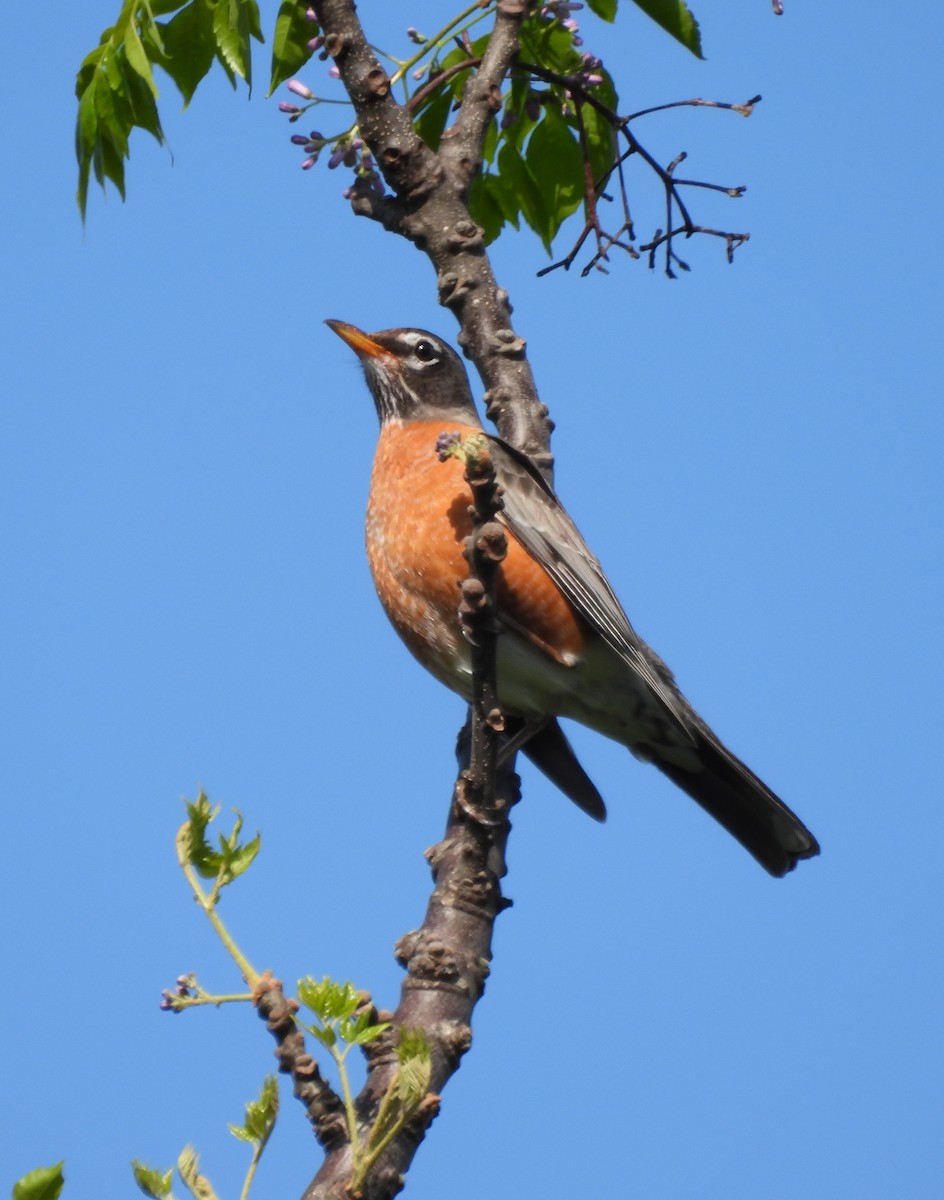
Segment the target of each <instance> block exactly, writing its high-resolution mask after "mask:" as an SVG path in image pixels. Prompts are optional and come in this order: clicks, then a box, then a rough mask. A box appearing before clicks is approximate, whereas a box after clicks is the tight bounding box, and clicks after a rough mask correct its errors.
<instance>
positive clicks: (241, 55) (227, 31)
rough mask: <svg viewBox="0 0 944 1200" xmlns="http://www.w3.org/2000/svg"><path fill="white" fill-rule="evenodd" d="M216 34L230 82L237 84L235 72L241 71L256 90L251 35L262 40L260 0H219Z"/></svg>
mask: <svg viewBox="0 0 944 1200" xmlns="http://www.w3.org/2000/svg"><path fill="white" fill-rule="evenodd" d="M213 36H214V37H215V38H216V51H217V55H218V56H219V60H220V62H221V64H222V65H223V68H224V70H225V71H226V73H227V75H228V76H229V79H230V83H232V84H233V86H234V87H235V86H236V80H235V76H236V75H238V76H239V77H240V79H244V80H245V81H246V86H247V87H248V88H249V90H250V91H252V49H251V46H250V38H252V37H255V38H256V39H257V41H261V40H262V34H261V31H260V27H259V7H258V5H257V4H256V0H216V5H215V6H214V9H213Z"/></svg>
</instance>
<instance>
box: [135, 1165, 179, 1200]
mask: <svg viewBox="0 0 944 1200" xmlns="http://www.w3.org/2000/svg"><path fill="white" fill-rule="evenodd" d="M131 1171H132V1174H133V1175H134V1182H135V1183H136V1184H137V1185H138V1187H139V1188H140V1189H141V1191H142V1192H144V1194H145V1196H150V1197H151V1198H152V1200H167V1197H168V1196H170V1194H171V1193H170V1185H171V1182H172V1180H173V1178H174V1171H173V1168H171V1170H169V1171H164V1172H161V1171H156V1170H155V1169H154V1167H149V1166H148V1165H147V1163H143V1162H141V1161H140V1160H139V1159H137V1158H133V1159H132V1160H131Z"/></svg>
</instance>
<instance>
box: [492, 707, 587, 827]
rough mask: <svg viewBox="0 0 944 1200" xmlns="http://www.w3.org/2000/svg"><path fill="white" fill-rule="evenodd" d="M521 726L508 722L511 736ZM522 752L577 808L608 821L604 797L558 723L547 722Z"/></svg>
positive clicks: (518, 722)
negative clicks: (581, 763)
mask: <svg viewBox="0 0 944 1200" xmlns="http://www.w3.org/2000/svg"><path fill="white" fill-rule="evenodd" d="M522 724H523V723H522V722H520V721H518V720H516V719H514V718H512V719H511V720H510V721H509V722H508V729H509V733H511V734H512V735H514V734H516V733H517V732H519V730H520V728H521V725H522ZM521 751H522V753H523V754H525V755H526V756H527V757H528V758H530V759H531V761H532V762H533V763H534V765H535V766H536V767H537V769H538V770H539V771H540V772H541V773H542V774H543V775H546V776H547V777H548V779H549V780H550V781H551V783H553V784H555V785H556V786H557V787H559V788H560V790H561V791H562V792H563V793H564V795H565V796H567V797H568V799H570V800H573V802H574V804H576V805H577V806H578V808H582V809H583V811H584V812H585V813H587V814H589V815H590V816H591V817H593V819H594V820H595V821H605V820H606V806H605V805H604V803H603V797H602V796H601V795H600V793H599V792H598V791H597V789H596V787H594V784H593V780H592V779H591V778H590V776H589V775H588V774H587V772H586V771H585V770H584V769H583V767H582V766H581V765H580V762H579V760H578V758H577V755H576V754H574V751H573V748H572V746H571V744H570V742H568V740H567V738H566V737H565V735H564V731H563V729H561V727H560V725H558V723H557V721H555V720H553V719H552V720H550V721H547V722H546V723H545V724H544V725H542V726H541V727H540V728H539V729H538V730H537V731H536V732H534V733H532V734H531V735H530V737H529V738H528V740H527V741H526V742H525V743H524V745H523V746H522V747H521Z"/></svg>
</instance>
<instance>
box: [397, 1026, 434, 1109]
mask: <svg viewBox="0 0 944 1200" xmlns="http://www.w3.org/2000/svg"><path fill="white" fill-rule="evenodd" d="M397 1058H398V1060H399V1062H400V1066H399V1069H398V1071H397V1092H398V1094H399V1097H400V1100H401V1102H402V1103H403V1104H404V1105H405V1106H408V1107H410V1108H412V1107H414V1106H415V1105H417V1104H419V1102H420V1101H421V1100H422V1099H423V1097H424V1096H425V1095H426V1093H427V1092H428V1091H429V1081H430V1079H431V1078H432V1070H433V1061H432V1055H431V1053H430V1049H429V1042H428V1041H427V1040H426V1036H425V1035H424V1033H423V1032H422V1030H420V1029H403V1030H402V1031H401V1033H400V1042H399V1044H398V1046H397Z"/></svg>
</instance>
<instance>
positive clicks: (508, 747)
mask: <svg viewBox="0 0 944 1200" xmlns="http://www.w3.org/2000/svg"><path fill="white" fill-rule="evenodd" d="M547 722H548V718H547V717H544V718H541V719H538V720H531V721H522V723H521V725H520V726H519V727H518V729H516V730H515V732H514V733H512V734H511V736H510V737H507V738H505V739H504V740H503V742H502V744H501V746H500V747H499V750H498V758H497V760H496V766H499V767H503V766H504V765H505V763H506V762H508V760H509V759H511V758H513V757H514V756H515V755H516V754H517V753H518V751H519V750H520V749H521V748H522V747H523V746H526V745H527V744H528V742H530V741H531V739H532V738H533V737H534V735H535V734H536V733H540V732H541V730H542V729H543V728H544V727H545V725H547Z"/></svg>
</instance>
